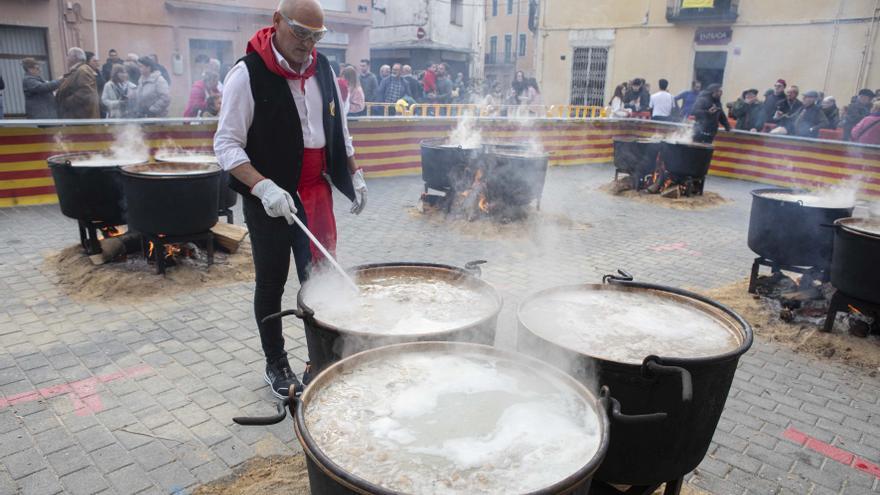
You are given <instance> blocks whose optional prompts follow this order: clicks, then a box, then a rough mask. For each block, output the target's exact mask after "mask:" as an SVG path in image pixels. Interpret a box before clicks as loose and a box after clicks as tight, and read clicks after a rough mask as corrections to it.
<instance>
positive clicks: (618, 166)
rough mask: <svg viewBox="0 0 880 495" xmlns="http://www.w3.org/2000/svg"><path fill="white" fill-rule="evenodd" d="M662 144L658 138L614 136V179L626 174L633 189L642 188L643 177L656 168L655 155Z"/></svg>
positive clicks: (643, 185)
mask: <svg viewBox="0 0 880 495" xmlns="http://www.w3.org/2000/svg"><path fill="white" fill-rule="evenodd" d="M662 146H663V143H662V141H660V140H659V139H648V138H634V137H627V138H614V180H615V181H617V179H618V177H619V175H620V174H621V173H624V174H627V175H628V176H629V178H630V180H631V181H632V188H633V189H635V190H637V191H638V190H639V189H644V187H645V184H644V183H643V182H644V179H645V177H646V176H648V175H650V174H651V173H652V172H654V169H655V168H657V156H658V155H659V154H660V148H661V147H662Z"/></svg>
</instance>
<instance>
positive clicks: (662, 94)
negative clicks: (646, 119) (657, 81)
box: [651, 91, 675, 117]
mask: <svg viewBox="0 0 880 495" xmlns="http://www.w3.org/2000/svg"><path fill="white" fill-rule="evenodd" d="M674 104H675V99H674V98H673V97H672V94H671V93H669V92H667V91H658V92H656V93H654V94H652V95H651V108H653V109H654V110H653V112H652V113H651V115H652V116H654V117H669V116H670V115H672V106H673V105H674Z"/></svg>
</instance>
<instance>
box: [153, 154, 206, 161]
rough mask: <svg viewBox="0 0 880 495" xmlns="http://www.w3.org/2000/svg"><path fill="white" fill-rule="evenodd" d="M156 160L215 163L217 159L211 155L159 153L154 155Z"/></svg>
mask: <svg viewBox="0 0 880 495" xmlns="http://www.w3.org/2000/svg"><path fill="white" fill-rule="evenodd" d="M156 160H158V161H160V162H175V163H217V157H216V156H214V154H212V153H160V154H157V155H156Z"/></svg>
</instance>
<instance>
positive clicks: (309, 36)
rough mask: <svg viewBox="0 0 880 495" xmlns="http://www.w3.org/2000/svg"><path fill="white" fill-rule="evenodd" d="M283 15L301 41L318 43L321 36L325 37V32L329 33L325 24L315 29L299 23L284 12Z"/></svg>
mask: <svg viewBox="0 0 880 495" xmlns="http://www.w3.org/2000/svg"><path fill="white" fill-rule="evenodd" d="M279 14H281V12H279ZM281 17H283V18H284V21H285V22H287V25H288V26H290V30H291V31H292V32H293V35H294V36H295V37H296V38H297V39H299V40H300V41H312V42H314V43H317V42H319V41H321V38H323V37H324V35H325V34H327V28H326V27H324V26H321V27H320V28H318V29H315V28H312V27H309V26H306V25H305V24H302V23H299V22H297V21H295V20H293V19H291V18H289V17H287V16H286V15H284V14H281Z"/></svg>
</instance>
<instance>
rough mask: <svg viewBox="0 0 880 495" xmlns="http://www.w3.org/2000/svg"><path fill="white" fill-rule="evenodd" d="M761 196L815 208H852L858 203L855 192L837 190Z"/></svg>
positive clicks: (765, 194)
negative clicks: (822, 192)
mask: <svg viewBox="0 0 880 495" xmlns="http://www.w3.org/2000/svg"><path fill="white" fill-rule="evenodd" d="M761 196H763V197H765V198H768V199H775V200H777V201H790V202H792V203H798V202H800V203H801V204H803V205H804V206H809V207H813V208H852V207H853V206H854V205H855V203H856V198H855V193H851V192H846V191H839V192H838V191H835V192H832V193H830V194H809V193H764V194H761Z"/></svg>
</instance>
